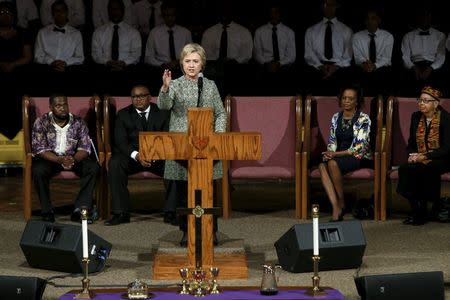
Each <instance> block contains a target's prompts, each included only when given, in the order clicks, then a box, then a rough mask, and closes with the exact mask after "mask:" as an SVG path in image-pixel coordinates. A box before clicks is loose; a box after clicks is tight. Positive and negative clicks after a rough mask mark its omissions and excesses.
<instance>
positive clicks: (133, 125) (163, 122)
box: [108, 103, 176, 214]
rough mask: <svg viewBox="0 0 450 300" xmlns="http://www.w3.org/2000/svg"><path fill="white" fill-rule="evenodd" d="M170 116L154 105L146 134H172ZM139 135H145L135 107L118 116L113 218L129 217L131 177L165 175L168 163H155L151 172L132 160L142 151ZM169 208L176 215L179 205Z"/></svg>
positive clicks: (113, 160) (110, 171) (111, 171)
mask: <svg viewBox="0 0 450 300" xmlns="http://www.w3.org/2000/svg"><path fill="white" fill-rule="evenodd" d="M169 116H170V113H169V111H166V110H160V109H159V108H158V106H157V105H156V104H154V103H150V112H149V115H148V118H147V130H146V131H168V129H169ZM139 131H143V125H142V123H141V116H140V115H139V114H138V112H137V111H136V109H135V108H134V107H133V105H129V106H127V107H125V108H123V109H121V110H120V111H119V112H118V113H117V118H116V123H115V129H114V135H113V136H114V141H113V144H114V146H113V155H112V158H111V160H110V161H109V165H108V180H109V186H110V189H111V196H112V213H113V214H120V213H128V210H129V203H130V195H129V192H128V187H127V185H128V175H129V174H134V173H137V172H141V171H150V172H152V173H154V174H156V175H159V176H161V177H162V176H163V174H164V161H162V160H158V161H155V162H153V163H152V165H151V167H149V168H144V167H143V166H142V165H141V164H140V163H139V162H138V161H135V160H134V159H133V158H131V153H132V152H133V151H139ZM166 199H167V197H166ZM166 202H167V201H166ZM166 206H173V208H172V207H171V208H170V209H172V210H173V211H174V210H175V206H176V204H173V205H172V204H170V203H166Z"/></svg>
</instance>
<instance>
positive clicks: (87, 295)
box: [73, 208, 95, 299]
mask: <svg viewBox="0 0 450 300" xmlns="http://www.w3.org/2000/svg"><path fill="white" fill-rule="evenodd" d="M81 220H82V221H84V222H86V221H87V209H85V208H83V209H82V210H81ZM84 225H86V226H87V224H86V223H84ZM84 230H85V231H86V232H87V228H84ZM83 242H86V243H87V241H83ZM84 247H87V245H83V248H84ZM84 251H86V250H83V252H84ZM88 255H89V254H87V255H85V254H84V253H83V256H86V257H83V266H84V277H83V279H82V280H81V284H82V288H83V290H82V291H81V293H79V294H77V295H76V296H75V297H73V298H74V299H94V298H95V293H94V292H93V291H90V290H89V283H90V280H89V278H88V272H89V257H88Z"/></svg>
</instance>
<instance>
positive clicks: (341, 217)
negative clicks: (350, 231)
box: [330, 209, 345, 222]
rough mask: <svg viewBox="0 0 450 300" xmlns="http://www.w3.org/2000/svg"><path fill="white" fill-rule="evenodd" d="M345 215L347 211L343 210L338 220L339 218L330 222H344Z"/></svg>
mask: <svg viewBox="0 0 450 300" xmlns="http://www.w3.org/2000/svg"><path fill="white" fill-rule="evenodd" d="M344 215H345V210H344V209H342V210H341V212H340V214H339V216H338V218H337V220H335V219H330V222H342V221H344Z"/></svg>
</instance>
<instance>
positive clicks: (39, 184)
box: [32, 158, 100, 213]
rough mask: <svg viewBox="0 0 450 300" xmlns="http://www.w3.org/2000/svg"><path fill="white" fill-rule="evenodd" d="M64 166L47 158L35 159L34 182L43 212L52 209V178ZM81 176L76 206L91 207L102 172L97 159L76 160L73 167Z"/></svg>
mask: <svg viewBox="0 0 450 300" xmlns="http://www.w3.org/2000/svg"><path fill="white" fill-rule="evenodd" d="M63 170H64V168H63V167H62V166H61V165H60V164H58V163H54V162H51V161H48V160H45V159H36V160H33V165H32V171H33V182H34V186H35V188H36V191H37V193H38V196H39V201H40V202H41V212H42V213H49V212H51V211H52V204H51V201H50V178H52V177H53V176H54V175H56V174H57V173H59V172H61V171H63ZM72 171H74V172H75V174H76V175H77V176H79V177H80V191H79V193H78V196H77V199H76V201H75V208H81V207H83V206H85V207H88V208H91V206H92V198H93V193H94V189H95V182H96V179H97V176H98V174H99V172H100V167H99V165H98V164H97V162H96V161H94V160H92V159H90V158H87V159H85V160H83V161H81V162H76V163H75V164H74V166H73V168H72Z"/></svg>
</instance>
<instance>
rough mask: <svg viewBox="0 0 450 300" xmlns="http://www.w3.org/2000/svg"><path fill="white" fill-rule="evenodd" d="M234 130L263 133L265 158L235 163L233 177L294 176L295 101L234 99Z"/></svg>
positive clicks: (232, 112)
mask: <svg viewBox="0 0 450 300" xmlns="http://www.w3.org/2000/svg"><path fill="white" fill-rule="evenodd" d="M231 131H234V132H260V133H261V135H262V158H261V160H259V161H232V162H231V163H230V174H231V176H232V177H233V178H238V177H241V178H270V177H274V178H276V177H283V178H289V177H290V178H292V177H294V174H295V146H296V145H295V142H296V140H295V138H296V135H295V134H296V133H295V100H294V99H293V98H292V97H235V98H234V99H233V100H232V102H231Z"/></svg>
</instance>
